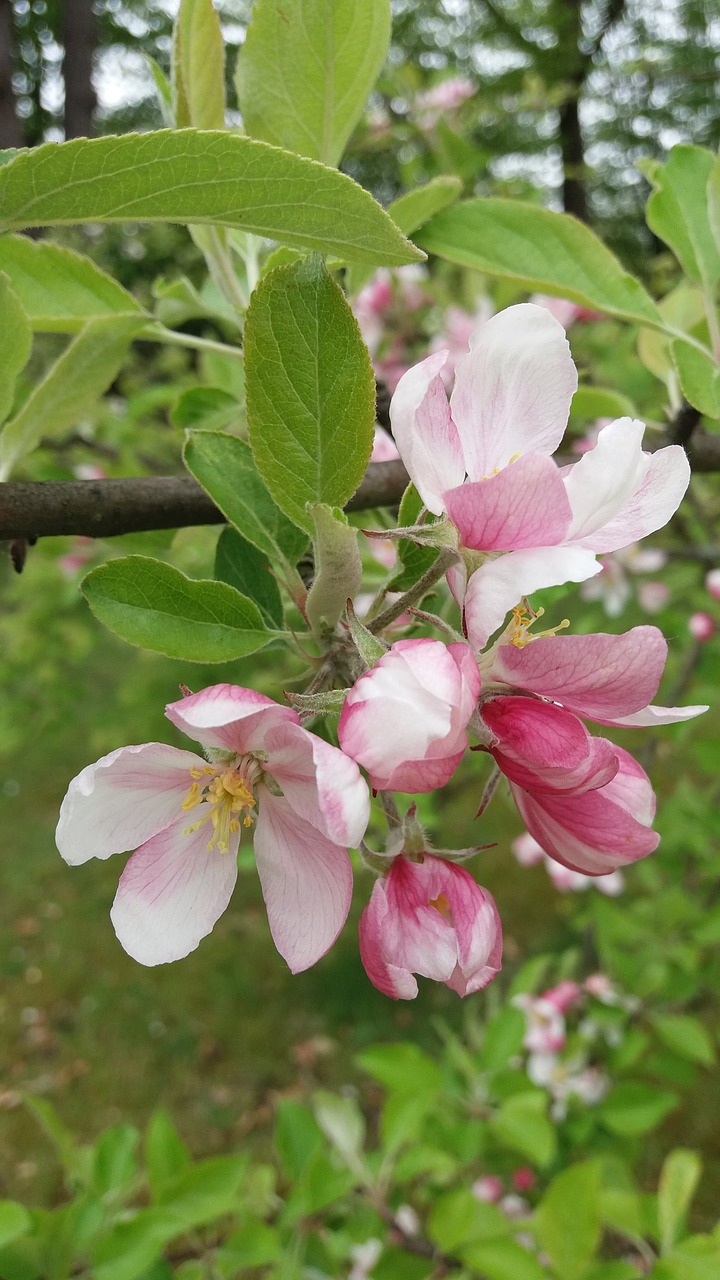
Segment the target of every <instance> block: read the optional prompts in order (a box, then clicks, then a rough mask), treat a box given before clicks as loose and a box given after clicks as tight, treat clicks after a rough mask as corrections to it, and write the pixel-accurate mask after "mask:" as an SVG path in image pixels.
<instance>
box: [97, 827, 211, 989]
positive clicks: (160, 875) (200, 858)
mask: <svg viewBox="0 0 720 1280" xmlns="http://www.w3.org/2000/svg"><path fill="white" fill-rule="evenodd" d="M186 824H187V815H186V814H183V815H182V818H181V819H180V821H178V822H176V823H174V824H173V826H171V827H168V828H166V830H165V831H161V832H160V834H159V835H157V836H154V837H153V839H152V840H148V841H147V843H146V844H144V845H142V846H141V847H140V848H139V849H138V851H137V853H134V854H133V856H132V857H131V858H130V860H129V862H128V864H127V866H126V867H125V870H124V871H123V873H122V875H121V877H120V883H119V884H118V889H117V894H116V895H115V902H114V903H113V907H112V911H111V912H110V918H111V920H112V922H113V925H114V927H115V932H116V934H117V936H118V938H119V940H120V942H121V944H122V946H123V947H124V948H125V950H126V951H127V953H128V955H130V956H132V957H133V959H134V960H137V961H139V963H140V964H146V965H156V964H167V963H169V962H170V961H171V960H181V959H182V958H183V956H186V955H189V953H190V952H191V951H194V950H195V948H196V947H197V945H198V943H199V942H200V940H201V939H202V938H204V937H206V936H207V934H208V933H210V931H211V930H212V928H213V925H214V924H215V922H216V921H217V920H218V919H219V918H220V916H221V915H222V913H223V911H224V910H225V908H226V907H227V905H228V903H229V901H230V897H231V895H232V891H233V889H234V887H235V881H236V879H237V856H236V854H237V843H236V844H235V847H234V848H231V849H230V851H229V852H228V853H220V852H219V851H218V849H217V848H215V849H208V841H209V839H210V837H211V835H212V827H208V825H206V824H205V823H203V825H202V827H200V828H199V830H197V831H193V832H190V833H188V834H187V835H185V829H186Z"/></svg>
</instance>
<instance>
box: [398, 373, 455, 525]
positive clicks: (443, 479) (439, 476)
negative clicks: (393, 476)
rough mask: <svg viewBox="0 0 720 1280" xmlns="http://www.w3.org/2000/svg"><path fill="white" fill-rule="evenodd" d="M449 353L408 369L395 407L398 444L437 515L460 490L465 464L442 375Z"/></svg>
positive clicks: (423, 497)
mask: <svg viewBox="0 0 720 1280" xmlns="http://www.w3.org/2000/svg"><path fill="white" fill-rule="evenodd" d="M446 358H447V351H438V352H436V354H435V355H432V356H428V357H427V359H426V360H422V361H421V362H420V364H416V365H415V366H414V367H413V368H412V369H408V371H407V373H405V374H403V376H402V378H401V379H400V381H399V383H398V385H397V389H396V391H395V394H394V396H393V398H392V400H391V402H390V422H391V424H392V430H393V436H394V438H395V443H396V445H397V447H398V449H399V450H400V456H401V457H402V460H403V462H404V463H405V466H406V468H407V472H408V475H409V476H410V478H411V480H412V481H413V484H414V485H415V488H416V489H417V490H418V493H419V494H420V496H421V498H422V500H423V502H424V503H425V506H426V507H427V508H428V509H429V510H430V511H432V512H433V513H434V514H435V515H440V514H441V512H443V511H444V510H445V507H444V505H443V500H442V494H443V492H444V491H445V489H452V488H453V486H454V485H456V484H461V483H462V481H463V479H464V477H465V461H464V459H463V455H462V449H461V447H460V438H459V436H458V433H457V428H456V426H455V423H454V422H453V420H452V417H451V415H450V406H449V405H448V399H447V393H446V391H445V384H444V383H443V380H442V378H441V377H440V370H441V369H442V367H443V365H444V364H445V360H446Z"/></svg>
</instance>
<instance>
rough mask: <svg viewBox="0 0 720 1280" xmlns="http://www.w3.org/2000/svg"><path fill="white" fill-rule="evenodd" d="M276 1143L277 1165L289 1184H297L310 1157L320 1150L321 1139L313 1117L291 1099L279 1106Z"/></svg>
mask: <svg viewBox="0 0 720 1280" xmlns="http://www.w3.org/2000/svg"><path fill="white" fill-rule="evenodd" d="M275 1143H276V1145H277V1150H278V1155H279V1157H280V1162H281V1164H282V1166H283V1169H284V1170H285V1173H286V1174H287V1176H288V1178H289V1179H290V1180H291V1181H292V1182H298V1181H299V1180H300V1178H301V1176H302V1174H303V1173H304V1171H305V1169H306V1167H307V1165H308V1163H309V1162H310V1160H311V1159H312V1158H313V1156H314V1155H315V1154H316V1153H317V1152H318V1151H320V1150H321V1148H322V1145H323V1136H322V1131H321V1129H320V1126H319V1125H318V1123H317V1120H316V1119H315V1117H314V1115H313V1114H312V1112H311V1111H309V1110H308V1108H307V1107H304V1106H303V1105H302V1104H301V1103H300V1102H295V1101H294V1100H293V1099H292V1098H283V1099H282V1101H281V1102H280V1104H279V1106H278V1111H277V1123H276V1126H275Z"/></svg>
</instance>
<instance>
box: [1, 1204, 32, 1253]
mask: <svg viewBox="0 0 720 1280" xmlns="http://www.w3.org/2000/svg"><path fill="white" fill-rule="evenodd" d="M31 1225H32V1224H31V1219H30V1214H29V1213H28V1211H27V1209H26V1208H24V1206H23V1205H21V1204H16V1203H15V1201H14V1200H0V1248H2V1246H3V1245H6V1244H9V1243H10V1241H11V1240H16V1239H17V1237H18V1236H23V1235H25V1233H26V1232H28V1231H29V1230H30V1227H31Z"/></svg>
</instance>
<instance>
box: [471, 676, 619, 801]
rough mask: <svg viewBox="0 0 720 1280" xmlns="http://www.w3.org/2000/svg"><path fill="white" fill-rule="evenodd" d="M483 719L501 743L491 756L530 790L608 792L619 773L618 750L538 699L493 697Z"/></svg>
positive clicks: (498, 742)
mask: <svg viewBox="0 0 720 1280" xmlns="http://www.w3.org/2000/svg"><path fill="white" fill-rule="evenodd" d="M481 719H482V720H483V721H484V723H485V724H486V725H487V726H488V728H489V729H490V730H491V732H492V733H493V734H495V736H496V738H497V746H491V747H490V751H491V753H492V755H493V756H494V758H495V761H496V763H497V764H498V766H499V767H500V769H501V770H502V772H503V773H504V774H505V776H506V777H507V778H509V779H510V780H511V781H512V782H515V783H517V784H518V785H519V786H521V787H524V788H525V789H526V790H530V791H533V792H535V791H538V792H545V791H561V792H570V793H572V794H573V795H578V794H580V793H581V792H583V791H589V790H596V789H597V788H598V787H604V786H605V785H606V784H607V783H608V782H609V781H610V779H611V778H613V777H614V776H615V774H616V773H617V771H618V758H617V754H616V752H615V748H614V747H613V744H612V743H611V742H608V741H607V740H606V739H605V738H593V737H591V736H590V734H589V733H588V731H587V729H586V728H585V726H584V724H583V723H582V721H580V720H578V718H577V716H574V715H573V714H572V713H571V712H570V711H565V710H564V709H563V708H562V707H558V706H555V705H554V704H553V703H549V702H540V701H538V700H537V699H535V698H524V697H519V698H514V697H502V698H491V699H489V700H488V701H487V702H485V703H484V704H483V706H482V709H481Z"/></svg>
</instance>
